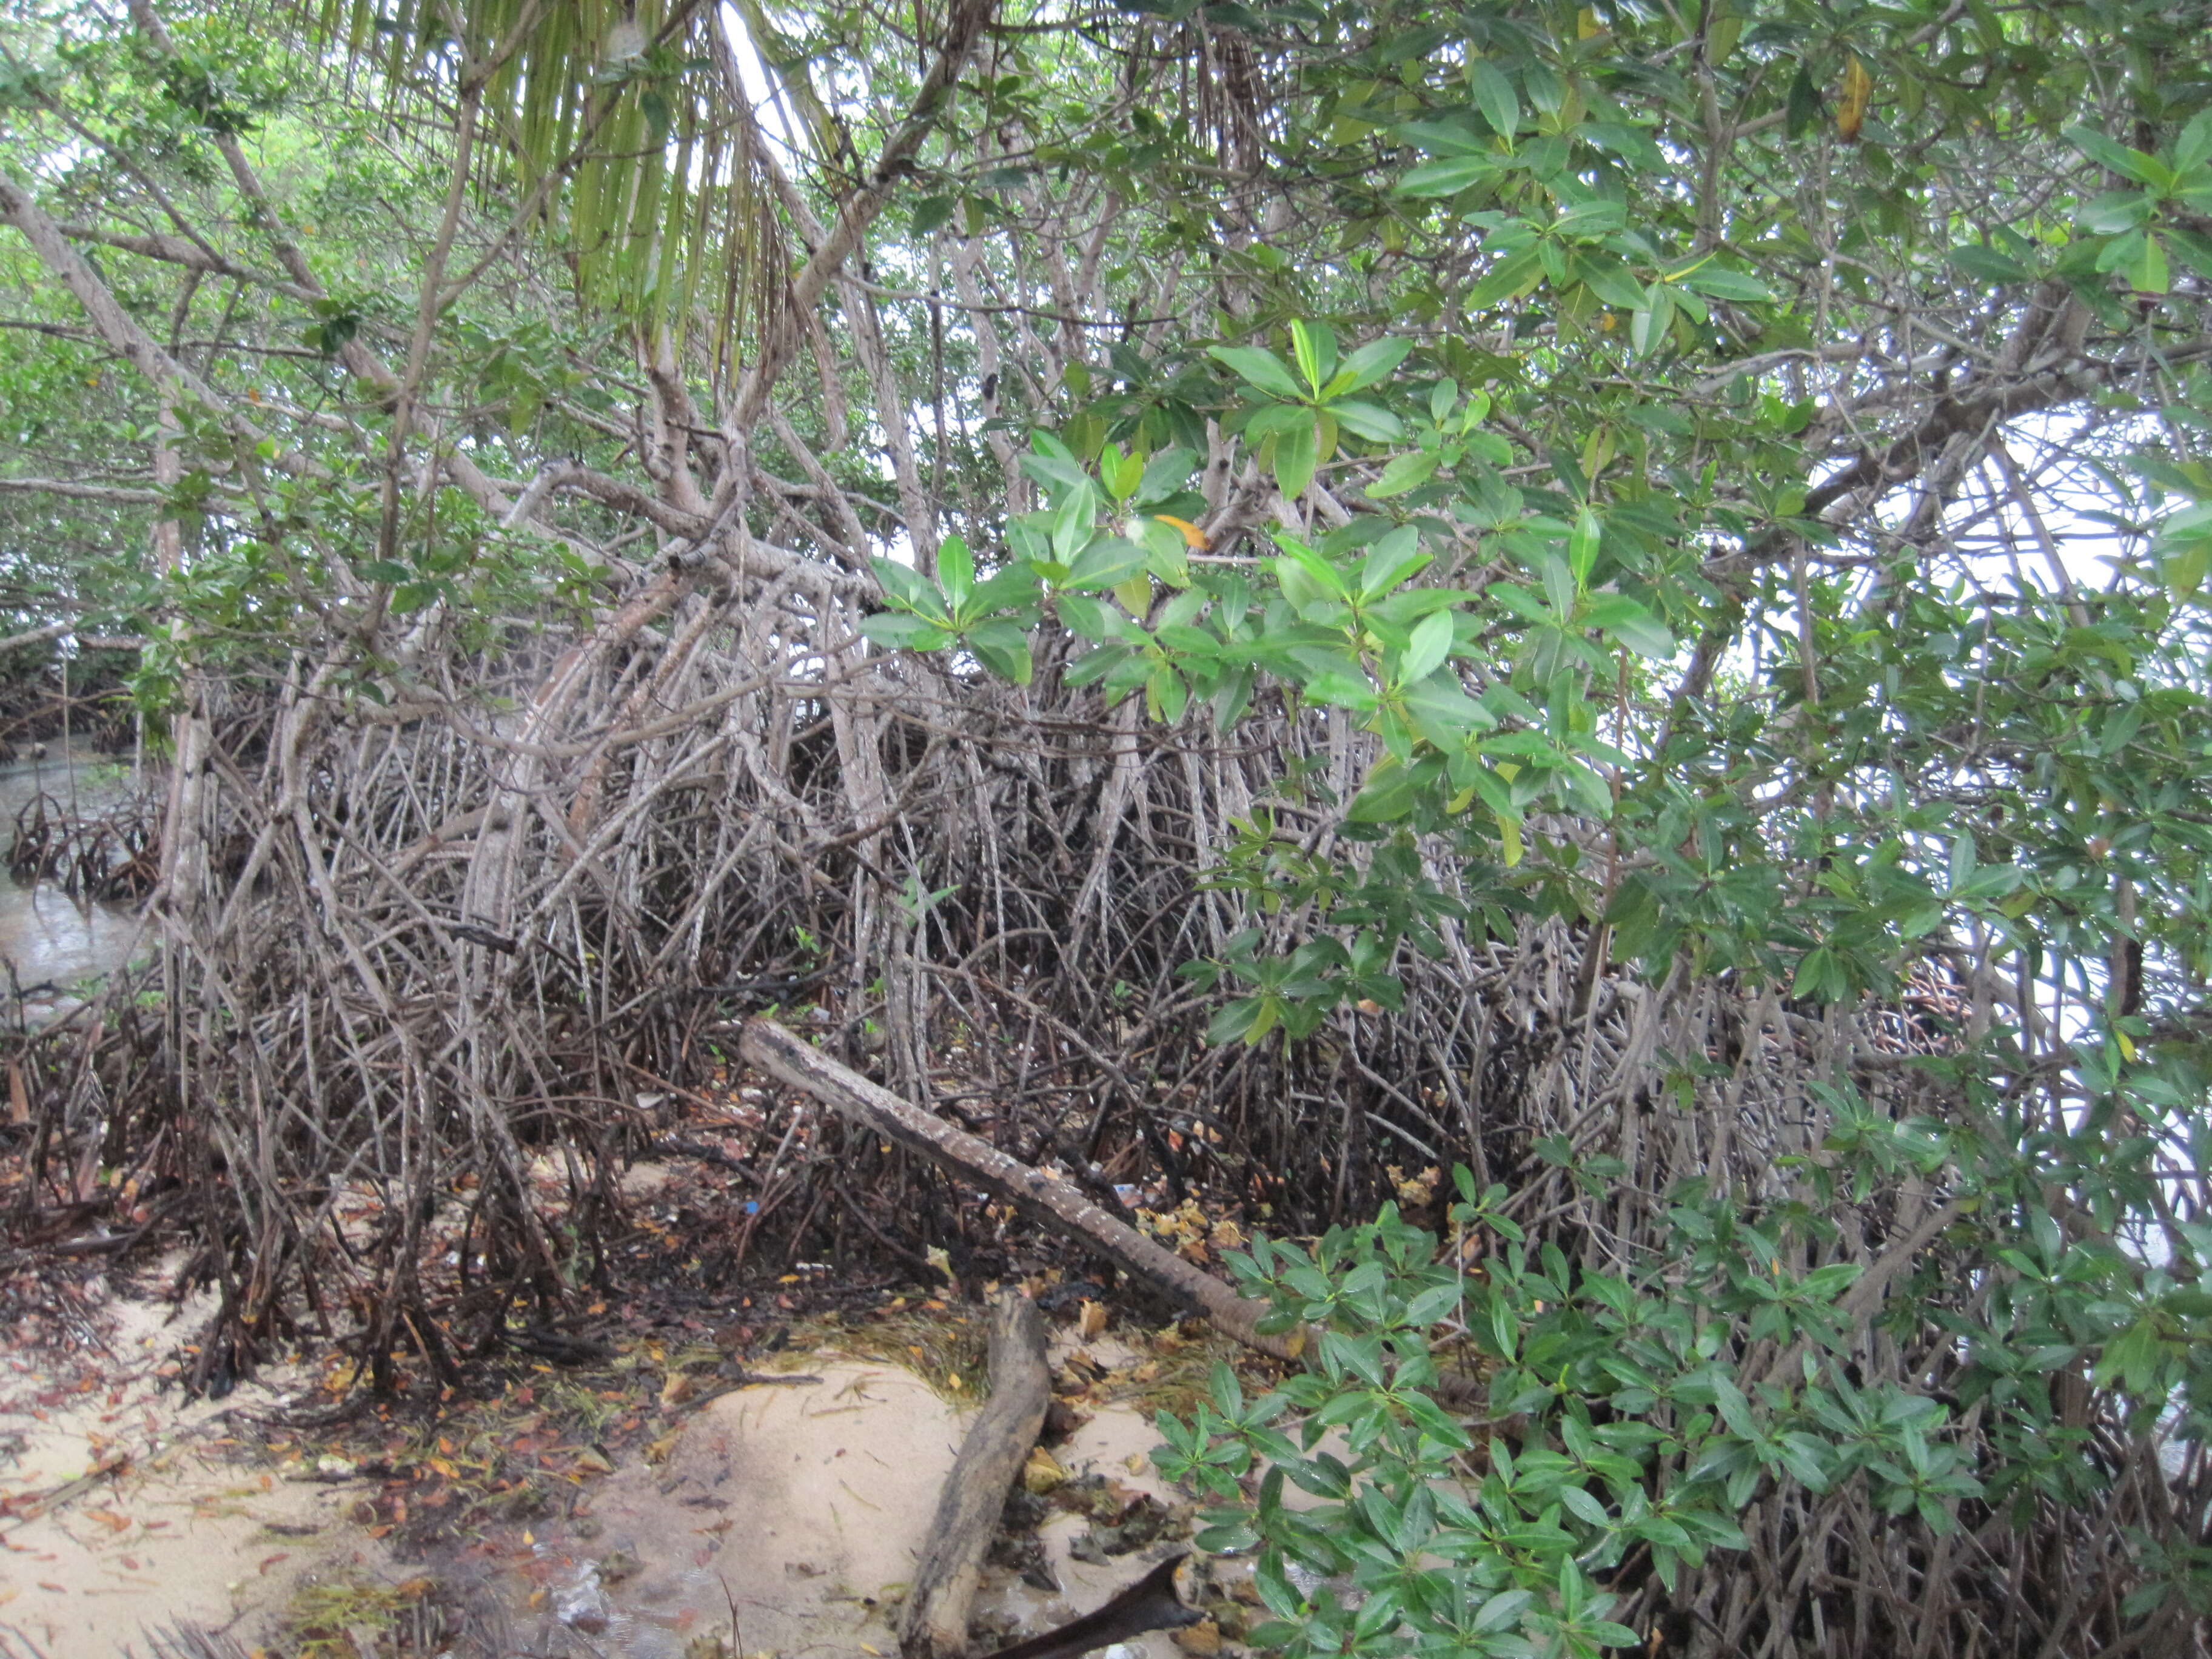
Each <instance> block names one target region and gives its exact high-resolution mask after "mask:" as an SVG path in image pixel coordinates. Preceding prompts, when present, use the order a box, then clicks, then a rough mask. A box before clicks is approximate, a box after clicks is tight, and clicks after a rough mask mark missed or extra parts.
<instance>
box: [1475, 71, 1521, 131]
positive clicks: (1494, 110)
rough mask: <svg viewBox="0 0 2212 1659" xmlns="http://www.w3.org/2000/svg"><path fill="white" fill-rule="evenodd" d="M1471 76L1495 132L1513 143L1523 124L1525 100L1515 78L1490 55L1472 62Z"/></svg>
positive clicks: (1479, 105) (1481, 107)
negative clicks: (1522, 105)
mask: <svg viewBox="0 0 2212 1659" xmlns="http://www.w3.org/2000/svg"><path fill="white" fill-rule="evenodd" d="M1468 82H1469V83H1470V85H1471V86H1472V88H1473V89H1474V104H1475V107H1476V108H1477V109H1479V110H1480V111H1481V112H1482V118H1483V119H1484V120H1486V121H1487V122H1489V123H1490V130H1491V131H1492V132H1494V133H1496V134H1497V135H1498V137H1500V138H1503V139H1504V140H1505V141H1506V142H1507V143H1511V142H1512V138H1513V135H1514V132H1515V131H1516V130H1517V129H1518V128H1519V127H1520V125H1521V100H1520V97H1519V95H1518V94H1516V93H1515V92H1514V90H1513V82H1511V81H1510V80H1508V79H1507V78H1506V75H1505V71H1504V70H1501V69H1499V68H1498V65H1497V64H1493V63H1492V62H1491V61H1490V59H1488V58H1476V59H1475V60H1474V62H1473V63H1472V64H1468Z"/></svg>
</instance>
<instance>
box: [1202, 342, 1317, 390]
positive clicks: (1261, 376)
mask: <svg viewBox="0 0 2212 1659" xmlns="http://www.w3.org/2000/svg"><path fill="white" fill-rule="evenodd" d="M1206 355H1207V356H1210V357H1212V358H1214V359H1215V360H1216V361H1218V362H1224V363H1226V364H1228V365H1229V367H1230V368H1233V369H1235V370H1236V371H1237V374H1240V375H1242V376H1243V378H1244V380H1245V381H1246V382H1247V383H1248V384H1249V385H1251V386H1257V387H1258V388H1259V389H1260V390H1261V391H1262V392H1266V393H1267V395H1268V396H1269V397H1271V398H1282V399H1283V400H1284V401H1285V402H1286V403H1297V402H1298V401H1299V400H1300V399H1301V398H1303V397H1304V395H1305V394H1304V392H1301V391H1300V390H1299V388H1298V383H1297V380H1296V379H1294V378H1293V377H1292V375H1291V371H1290V370H1289V369H1288V368H1285V367H1284V364H1283V360H1282V359H1281V358H1280V357H1278V356H1276V355H1275V354H1274V353H1273V352H1272V351H1270V350H1268V349H1267V348H1266V347H1265V346H1208V347H1207V348H1206Z"/></svg>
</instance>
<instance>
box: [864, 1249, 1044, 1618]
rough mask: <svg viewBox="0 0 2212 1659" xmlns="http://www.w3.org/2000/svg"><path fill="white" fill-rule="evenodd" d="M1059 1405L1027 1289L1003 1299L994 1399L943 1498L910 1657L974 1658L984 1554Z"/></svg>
mask: <svg viewBox="0 0 2212 1659" xmlns="http://www.w3.org/2000/svg"><path fill="white" fill-rule="evenodd" d="M1051 1399H1052V1372H1051V1370H1049V1368H1048V1366H1047V1365H1046V1364H1045V1357H1044V1321H1043V1319H1042V1317H1040V1316H1039V1315H1038V1313H1037V1310H1036V1304H1035V1303H1033V1302H1031V1301H1030V1299H1029V1297H1025V1296H1024V1295H1023V1294H1022V1293H1021V1292H1020V1291H1017V1290H1011V1289H1009V1290H1003V1291H1000V1292H999V1296H998V1300H997V1302H996V1303H995V1304H994V1306H993V1307H992V1310H991V1397H990V1399H989V1400H988V1401H987V1402H986V1403H985V1405H984V1407H983V1409H982V1411H981V1413H979V1414H978V1415H977V1417H976V1419H975V1425H974V1426H973V1427H971V1428H970V1429H969V1431H968V1437H967V1438H966V1439H965V1440H963V1441H962V1442H961V1443H960V1455H959V1457H958V1458H957V1460H956V1461H955V1462H954V1463H953V1465H952V1471H951V1474H947V1475H946V1476H945V1485H944V1486H943V1488H942V1489H941V1490H940V1491H939V1494H938V1498H937V1516H936V1518H935V1520H934V1521H933V1522H932V1523H931V1526H930V1534H929V1544H928V1547H927V1548H926V1549H925V1550H924V1551H923V1552H922V1557H921V1567H920V1568H919V1569H918V1570H917V1571H915V1577H914V1588H913V1589H911V1590H910V1591H908V1595H907V1603H906V1615H905V1617H904V1619H903V1620H902V1621H901V1625H900V1629H899V1649H900V1651H901V1652H902V1654H904V1656H905V1659H963V1656H964V1655H965V1654H966V1653H967V1651H968V1615H969V1611H970V1610H971V1608H972V1607H974V1605H975V1587H976V1584H977V1583H978V1581H979V1579H980V1578H981V1573H982V1568H983V1555H984V1553H985V1552H986V1551H987V1550H988V1549H989V1548H990V1547H991V1539H992V1536H993V1534H995V1533H996V1532H997V1531H998V1529H999V1520H1000V1515H1001V1514H1002V1513H1003V1512H1004V1511H1005V1509H1006V1494H1007V1493H1008V1492H1010V1491H1012V1489H1013V1484H1014V1481H1015V1480H1016V1479H1017V1478H1018V1476H1019V1475H1020V1474H1021V1471H1022V1464H1023V1462H1024V1460H1026V1459H1027V1458H1028V1456H1029V1455H1030V1447H1032V1446H1034V1445H1036V1438H1037V1434H1038V1432H1039V1431H1041V1430H1042V1428H1043V1427H1044V1413H1045V1407H1046V1406H1047V1405H1048V1403H1050V1401H1051Z"/></svg>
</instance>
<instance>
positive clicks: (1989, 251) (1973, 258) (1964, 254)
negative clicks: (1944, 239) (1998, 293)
mask: <svg viewBox="0 0 2212 1659" xmlns="http://www.w3.org/2000/svg"><path fill="white" fill-rule="evenodd" d="M1945 257H1946V258H1948V259H1949V260H1950V262H1951V263H1952V264H1954V265H1956V266H1957V267H1958V268H1959V269H1960V270H1962V271H1964V272H1965V273H1966V275H1967V276H1971V277H1972V278H1973V279H1974V280H1975V281H1976V282H1978V283H2026V282H2031V281H2033V279H2034V272H2033V271H2031V270H2028V268H2027V266H2026V265H2024V264H2021V262H2020V261H2019V260H2017V259H2015V258H2012V257H2010V256H2009V255H2008V254H2003V253H2000V252H1997V251H1996V249H1995V248H1993V247H1984V246H1981V245H1980V244H1979V243H1969V244H1967V245H1966V246H1964V247H1954V248H1953V249H1952V250H1951V252H1949V253H1948V255H1946V256H1945Z"/></svg>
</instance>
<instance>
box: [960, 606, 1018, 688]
mask: <svg viewBox="0 0 2212 1659" xmlns="http://www.w3.org/2000/svg"><path fill="white" fill-rule="evenodd" d="M967 641H968V647H969V650H971V651H973V652H974V653H975V655H976V657H977V659H979V660H980V661H981V663H982V664H983V665H984V666H985V667H986V668H988V669H989V670H990V671H992V672H993V673H994V674H997V675H998V676H999V677H1000V678H1002V679H1008V680H1012V682H1013V683H1014V684H1016V685H1027V684H1029V683H1030V677H1031V674H1032V673H1033V671H1034V665H1033V664H1032V661H1031V659H1030V641H1029V634H1028V632H1027V630H1025V629H1023V628H1022V627H1020V626H1019V625H1018V623H1012V622H1006V621H1004V620H1000V621H994V622H987V623H981V624H979V625H978V626H976V627H975V628H973V629H969V632H968V635H967Z"/></svg>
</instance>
